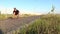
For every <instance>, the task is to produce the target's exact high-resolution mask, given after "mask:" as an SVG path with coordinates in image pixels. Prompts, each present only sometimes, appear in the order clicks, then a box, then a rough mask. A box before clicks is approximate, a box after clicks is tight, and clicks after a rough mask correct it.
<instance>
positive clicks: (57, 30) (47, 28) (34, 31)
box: [14, 15, 60, 34]
mask: <svg viewBox="0 0 60 34" xmlns="http://www.w3.org/2000/svg"><path fill="white" fill-rule="evenodd" d="M14 34H60V15H44V16H42V17H41V18H39V19H37V20H35V21H34V22H33V23H32V24H29V25H26V26H25V27H23V28H21V29H18V30H17V31H15V32H14Z"/></svg>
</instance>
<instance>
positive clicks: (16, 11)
mask: <svg viewBox="0 0 60 34" xmlns="http://www.w3.org/2000/svg"><path fill="white" fill-rule="evenodd" d="M18 17H19V10H17V9H16V8H14V11H13V18H18Z"/></svg>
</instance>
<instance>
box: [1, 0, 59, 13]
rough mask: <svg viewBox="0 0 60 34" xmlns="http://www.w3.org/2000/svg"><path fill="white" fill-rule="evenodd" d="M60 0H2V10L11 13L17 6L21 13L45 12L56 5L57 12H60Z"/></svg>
mask: <svg viewBox="0 0 60 34" xmlns="http://www.w3.org/2000/svg"><path fill="white" fill-rule="evenodd" d="M59 3H60V0H0V11H1V12H2V13H11V14H12V12H13V8H17V9H18V10H19V11H20V13H38V14H45V13H48V12H49V11H50V10H51V9H52V5H53V6H54V7H55V12H56V13H60V10H59V9H60V4H59Z"/></svg>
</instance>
